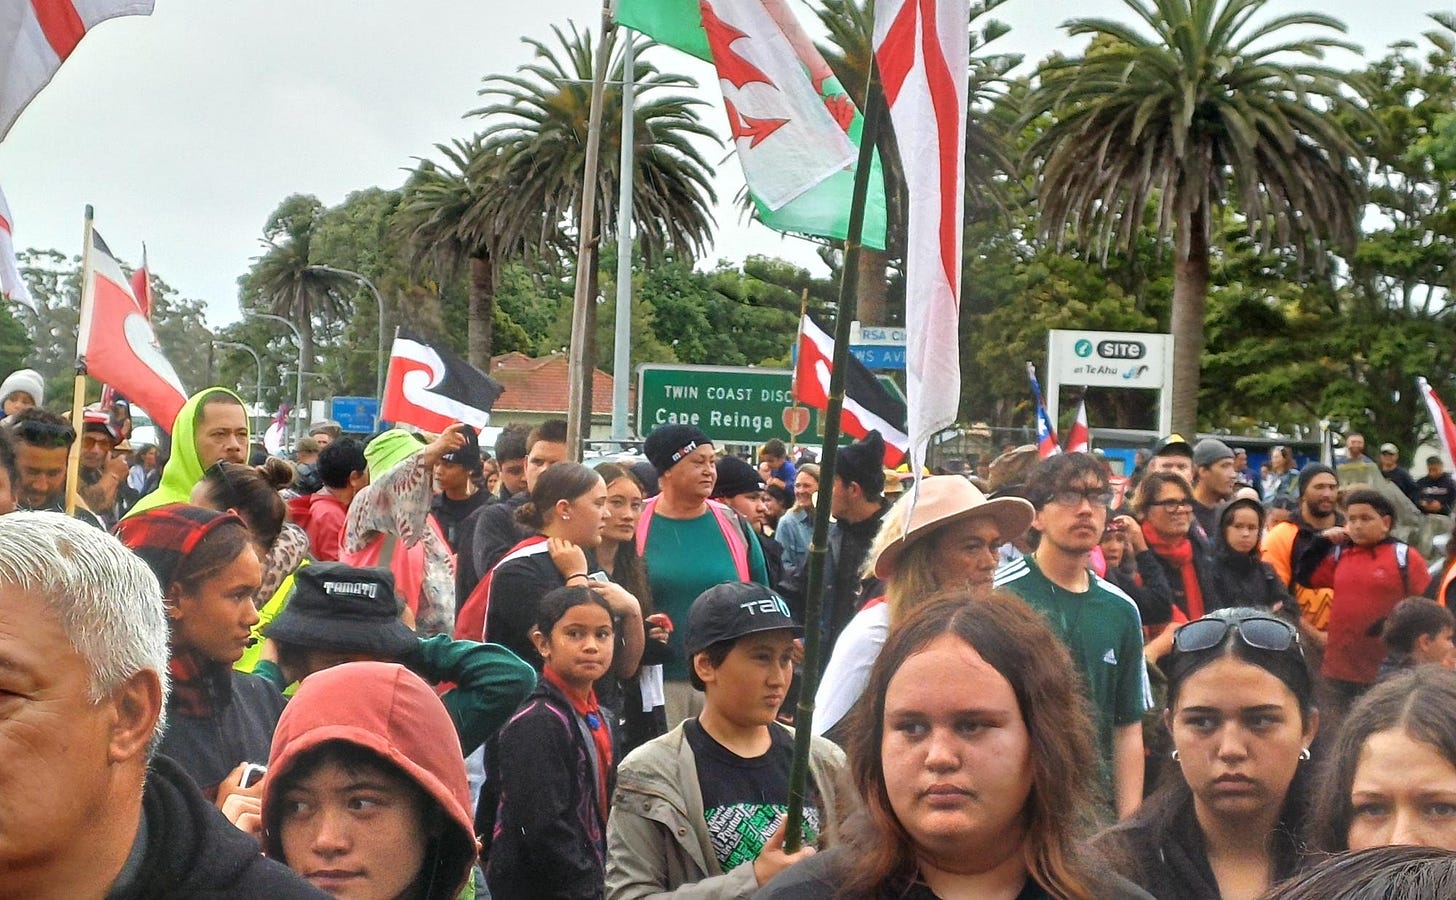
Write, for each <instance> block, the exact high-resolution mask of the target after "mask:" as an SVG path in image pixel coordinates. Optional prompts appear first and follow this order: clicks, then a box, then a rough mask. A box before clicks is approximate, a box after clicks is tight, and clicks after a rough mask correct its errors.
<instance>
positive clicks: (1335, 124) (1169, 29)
mask: <svg viewBox="0 0 1456 900" xmlns="http://www.w3.org/2000/svg"><path fill="white" fill-rule="evenodd" d="M1123 3H1124V5H1125V6H1126V7H1127V9H1128V11H1129V12H1130V13H1132V14H1133V16H1134V17H1135V18H1136V19H1138V20H1140V23H1139V24H1140V26H1142V27H1134V26H1130V25H1128V24H1126V23H1123V22H1118V21H1112V20H1108V19H1096V18H1087V19H1073V20H1071V21H1070V22H1068V23H1067V24H1066V28H1067V31H1068V33H1069V34H1071V35H1073V36H1079V35H1091V36H1094V37H1099V38H1105V39H1106V43H1105V45H1104V46H1103V47H1101V48H1099V50H1098V52H1094V53H1089V54H1087V55H1086V56H1084V57H1082V58H1079V59H1064V58H1055V59H1053V60H1051V61H1049V62H1048V63H1046V64H1044V65H1043V66H1042V68H1041V71H1040V72H1039V79H1040V82H1039V84H1038V86H1037V88H1036V90H1035V91H1034V92H1033V93H1032V95H1031V97H1030V98H1029V105H1028V110H1027V112H1028V115H1030V116H1039V115H1045V114H1049V115H1050V116H1051V118H1052V122H1051V124H1050V125H1049V126H1048V127H1047V128H1046V129H1045V130H1043V131H1042V133H1041V134H1040V136H1039V137H1038V139H1037V141H1036V143H1035V145H1033V147H1032V149H1031V152H1030V159H1031V161H1032V164H1033V165H1034V166H1036V167H1037V168H1038V169H1039V180H1040V193H1039V200H1040V213H1041V222H1040V225H1041V230H1042V232H1043V233H1044V234H1046V235H1048V236H1052V237H1055V238H1058V239H1060V238H1062V237H1063V236H1066V235H1068V234H1069V233H1070V236H1071V237H1072V238H1073V239H1074V240H1076V241H1079V242H1081V243H1083V244H1084V245H1087V246H1092V247H1095V248H1099V249H1101V250H1102V251H1103V252H1104V253H1105V252H1107V250H1108V248H1110V247H1111V246H1112V245H1114V244H1121V245H1123V246H1129V245H1131V244H1132V242H1134V241H1135V240H1136V239H1137V238H1138V236H1139V232H1140V228H1141V226H1142V225H1143V222H1144V218H1145V215H1146V212H1147V210H1148V208H1149V206H1150V205H1151V204H1154V203H1156V204H1157V208H1158V218H1157V225H1156V228H1157V231H1158V233H1159V234H1160V235H1165V236H1171V238H1172V249H1173V263H1174V300H1173V321H1172V323H1171V330H1172V333H1173V342H1174V370H1173V389H1172V395H1173V399H1172V403H1173V426H1174V428H1175V429H1178V430H1182V431H1193V430H1194V429H1195V428H1196V426H1197V424H1198V415H1197V413H1198V392H1199V384H1200V382H1199V368H1200V363H1201V356H1202V352H1203V326H1204V307H1205V303H1206V299H1207V294H1208V285H1209V264H1210V248H1209V238H1210V234H1211V230H1212V228H1213V227H1214V221H1215V218H1216V214H1217V210H1218V208H1219V207H1220V206H1222V205H1224V204H1225V203H1228V202H1232V203H1234V204H1236V205H1237V207H1238V209H1239V212H1240V213H1241V214H1242V215H1243V217H1244V219H1245V222H1246V224H1247V226H1248V229H1249V232H1250V234H1252V235H1255V236H1257V237H1260V238H1261V239H1262V240H1263V242H1264V246H1265V247H1266V248H1268V247H1271V246H1273V245H1276V244H1277V245H1278V246H1280V247H1292V248H1295V249H1296V250H1299V251H1303V250H1304V249H1306V248H1308V249H1310V250H1312V251H1314V253H1313V256H1312V259H1314V260H1315V261H1318V260H1319V259H1320V258H1321V257H1320V251H1322V250H1323V249H1324V248H1325V247H1327V246H1330V245H1347V244H1348V243H1350V242H1351V241H1353V238H1354V234H1355V232H1356V229H1357V226H1358V218H1359V193H1360V190H1359V188H1360V184H1359V181H1358V178H1357V177H1356V175H1355V172H1354V171H1353V169H1352V165H1351V162H1350V161H1358V160H1359V159H1360V158H1361V155H1362V154H1361V148H1360V147H1359V146H1358V144H1357V143H1356V142H1355V140H1354V139H1353V137H1352V136H1351V134H1350V132H1349V130H1348V127H1347V126H1346V124H1345V123H1344V121H1343V120H1342V119H1341V118H1340V117H1338V116H1335V115H1331V111H1332V110H1350V109H1353V105H1352V104H1351V103H1350V102H1349V99H1348V96H1347V95H1346V94H1345V93H1344V90H1345V88H1346V85H1347V82H1348V79H1347V77H1346V76H1345V74H1344V73H1341V72H1338V71H1335V70H1333V69H1331V68H1329V67H1328V66H1325V65H1323V64H1321V63H1320V62H1319V60H1321V59H1322V58H1323V55H1324V53H1325V51H1326V50H1329V49H1332V48H1344V49H1354V48H1353V47H1352V46H1351V45H1349V44H1347V43H1346V42H1344V41H1342V40H1339V39H1337V38H1334V37H1329V36H1325V34H1327V33H1328V32H1334V33H1336V34H1343V33H1344V26H1343V25H1341V24H1340V23H1339V22H1338V21H1336V20H1335V19H1332V18H1330V17H1328V16H1324V15H1318V14H1313V13H1294V14H1287V15H1280V16H1275V17H1272V18H1264V19H1259V18H1258V17H1259V16H1260V14H1262V13H1264V12H1265V8H1266V7H1267V5H1268V4H1267V0H1123ZM1295 28H1315V29H1320V30H1321V31H1322V34H1321V35H1320V36H1313V37H1304V38H1294V37H1292V36H1291V35H1290V31H1291V29H1295Z"/></svg>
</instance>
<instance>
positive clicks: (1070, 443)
mask: <svg viewBox="0 0 1456 900" xmlns="http://www.w3.org/2000/svg"><path fill="white" fill-rule="evenodd" d="M1091 450H1092V432H1091V431H1089V430H1088V428H1087V401H1086V400H1083V401H1081V402H1080V403H1078V404H1077V418H1076V419H1075V420H1074V421H1073V422H1072V430H1071V431H1069V432H1067V452H1068V453H1089V452H1091Z"/></svg>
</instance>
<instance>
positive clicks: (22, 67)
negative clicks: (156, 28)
mask: <svg viewBox="0 0 1456 900" xmlns="http://www.w3.org/2000/svg"><path fill="white" fill-rule="evenodd" d="M152 5H153V0H4V2H3V3H0V138H4V137H5V134H6V132H8V131H10V126H11V125H14V124H15V120H16V119H17V118H19V117H20V113H21V112H22V111H23V110H24V109H25V107H26V105H27V104H29V103H30V101H31V100H32V99H34V98H35V95H36V94H39V93H40V91H41V88H43V87H45V86H46V85H47V84H49V83H50V80H51V78H52V77H53V76H54V75H55V74H56V71H57V70H58V69H60V67H61V63H63V62H65V61H66V59H67V58H69V57H70V55H71V52H72V51H73V50H75V49H76V45H77V44H79V43H81V38H83V37H85V36H86V32H88V31H90V30H91V29H92V28H95V27H96V26H97V25H99V24H101V23H102V22H104V21H106V20H107V19H114V18H116V17H117V16H149V15H151V13H152ZM148 412H151V410H148Z"/></svg>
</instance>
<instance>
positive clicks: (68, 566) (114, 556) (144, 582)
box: [0, 512, 168, 744]
mask: <svg viewBox="0 0 1456 900" xmlns="http://www.w3.org/2000/svg"><path fill="white" fill-rule="evenodd" d="M0 584H8V585H13V586H14V587H18V588H20V589H21V590H23V591H25V592H26V593H27V594H29V595H30V596H32V597H37V598H39V599H41V600H42V601H43V602H44V603H45V604H46V605H47V606H49V607H50V608H51V611H52V612H53V613H55V616H56V618H57V620H59V621H60V623H61V627H62V628H63V629H64V630H65V632H66V639H67V640H68V641H70V643H71V647H72V648H74V649H75V651H76V653H78V654H79V655H80V656H81V658H82V659H84V660H85V661H86V668H87V671H88V672H89V675H90V677H89V685H88V690H87V694H88V697H89V699H90V701H91V702H92V703H100V702H101V701H102V700H104V699H106V697H108V696H109V695H110V694H111V692H112V691H114V690H116V688H117V687H118V686H120V685H121V684H122V682H124V681H126V680H127V679H128V678H130V677H132V676H133V675H135V674H137V673H138V672H141V671H144V670H147V669H150V670H152V671H153V672H156V673H157V677H158V678H159V679H160V680H161V682H162V701H163V702H162V715H160V716H158V718H157V729H156V737H155V738H154V740H153V744H155V743H156V740H157V739H159V738H160V736H161V734H162V730H163V727H164V725H165V720H166V698H167V690H168V685H167V615H166V611H165V609H164V608H163V606H162V589H161V587H160V586H159V585H158V584H157V576H156V575H154V574H152V570H151V569H150V568H149V567H148V566H147V565H146V563H144V562H142V561H141V559H139V558H138V557H137V556H136V555H134V554H133V553H132V552H131V551H130V550H128V549H127V548H126V547H125V546H123V545H122V543H121V542H120V541H118V540H117V539H116V538H114V537H112V536H111V535H109V534H107V533H105V532H104V531H100V530H98V529H96V528H94V527H92V526H90V525H86V524H83V523H81V522H78V521H76V520H75V519H72V518H71V517H69V516H64V515H61V514H60V513H54V512H14V513H10V514H8V515H4V516H0Z"/></svg>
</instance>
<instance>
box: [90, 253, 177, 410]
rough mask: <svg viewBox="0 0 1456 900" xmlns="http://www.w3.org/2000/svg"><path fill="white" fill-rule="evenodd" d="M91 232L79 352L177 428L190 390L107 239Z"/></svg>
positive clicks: (99, 373)
mask: <svg viewBox="0 0 1456 900" xmlns="http://www.w3.org/2000/svg"><path fill="white" fill-rule="evenodd" d="M87 233H88V235H89V237H90V241H91V246H90V247H89V248H87V251H88V252H87V254H86V270H85V272H84V273H83V278H84V281H83V284H84V289H83V293H82V295H81V326H80V329H79V330H78V333H77V337H76V355H77V356H78V357H79V358H80V360H81V361H82V362H83V363H84V364H85V366H86V372H87V374H89V375H90V376H91V377H92V378H95V379H97V380H98V381H104V382H106V383H108V384H111V385H114V386H115V387H116V389H117V390H118V391H120V392H121V393H122V394H124V395H126V397H127V399H128V400H131V401H132V402H134V403H136V404H138V405H140V406H141V407H143V408H144V409H146V411H147V412H148V413H149V414H150V415H151V417H152V421H153V422H156V423H157V426H158V427H159V428H161V429H162V430H163V431H165V432H167V433H168V434H171V433H172V423H173V422H175V421H176V420H177V414H178V413H179V412H181V411H182V404H184V403H186V402H187V390H186V388H184V387H183V386H182V379H180V378H178V377H177V370H176V369H173V368H172V364H171V363H170V362H168V360H167V357H166V356H165V355H164V354H163V353H162V348H161V347H159V346H158V345H157V335H156V333H155V332H153V331H152V326H151V323H150V322H148V321H147V317H146V316H144V315H142V310H141V307H140V306H139V305H138V304H137V301H136V298H135V297H133V296H132V293H131V287H130V285H129V283H128V280H127V278H126V276H125V275H123V274H122V272H121V266H120V265H118V264H117V262H116V258H115V257H113V256H112V255H111V250H110V249H109V248H108V247H107V246H106V242H105V241H103V240H102V239H101V235H100V234H99V233H98V232H97V231H96V229H94V228H88V229H87Z"/></svg>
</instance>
